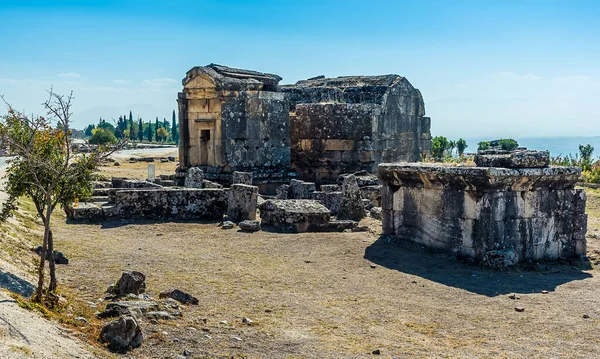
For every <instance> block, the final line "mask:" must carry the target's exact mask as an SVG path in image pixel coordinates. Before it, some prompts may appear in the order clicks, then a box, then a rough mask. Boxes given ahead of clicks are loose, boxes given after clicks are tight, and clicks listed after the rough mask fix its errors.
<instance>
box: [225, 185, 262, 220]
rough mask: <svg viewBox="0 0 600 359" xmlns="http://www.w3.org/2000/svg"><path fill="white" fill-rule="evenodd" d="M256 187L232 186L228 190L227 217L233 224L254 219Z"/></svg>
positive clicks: (256, 196)
mask: <svg viewBox="0 0 600 359" xmlns="http://www.w3.org/2000/svg"><path fill="white" fill-rule="evenodd" d="M257 200H258V187H256V186H249V185H245V184H234V185H232V186H231V188H230V190H229V201H228V205H227V215H228V216H229V218H230V219H231V220H232V221H234V222H239V221H244V220H253V219H256V203H257Z"/></svg>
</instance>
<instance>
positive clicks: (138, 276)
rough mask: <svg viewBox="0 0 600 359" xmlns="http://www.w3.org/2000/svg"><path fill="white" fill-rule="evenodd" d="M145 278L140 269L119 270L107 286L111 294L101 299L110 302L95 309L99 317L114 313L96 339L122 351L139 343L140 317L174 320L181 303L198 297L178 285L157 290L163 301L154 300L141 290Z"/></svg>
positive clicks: (140, 339) (191, 302)
mask: <svg viewBox="0 0 600 359" xmlns="http://www.w3.org/2000/svg"><path fill="white" fill-rule="evenodd" d="M145 278H146V276H145V275H144V274H142V273H140V272H136V271H126V272H123V274H122V275H121V278H120V279H119V281H117V284H115V285H112V286H110V287H109V290H108V292H110V294H111V295H109V296H108V297H107V298H105V299H108V300H111V302H109V303H107V305H106V307H105V309H104V310H103V311H102V312H97V313H96V316H97V317H98V318H99V319H106V318H113V317H118V319H116V320H113V321H111V322H109V323H107V324H106V325H105V326H104V327H103V328H102V330H101V332H100V338H99V339H100V341H101V342H102V343H108V346H109V348H110V349H111V350H114V351H119V352H126V351H127V350H130V349H133V348H136V347H138V346H140V345H141V344H142V341H143V340H144V334H143V332H142V329H141V326H140V323H141V322H143V321H144V320H149V321H150V322H154V321H158V320H175V319H176V318H177V317H181V316H182V315H183V314H182V312H181V310H182V309H183V308H184V306H183V305H188V304H191V305H197V304H198V302H199V301H198V298H196V297H194V296H192V295H190V294H188V293H186V292H183V291H181V290H178V289H169V290H165V291H163V292H161V293H160V294H159V298H161V299H164V301H163V302H161V303H159V302H156V301H154V300H152V298H151V297H150V296H148V295H147V294H143V293H144V292H145V289H146V284H145ZM117 294H118V295H117ZM122 299H125V300H122ZM178 303H181V305H179V304H178ZM82 319H83V318H82ZM83 320H85V319H83Z"/></svg>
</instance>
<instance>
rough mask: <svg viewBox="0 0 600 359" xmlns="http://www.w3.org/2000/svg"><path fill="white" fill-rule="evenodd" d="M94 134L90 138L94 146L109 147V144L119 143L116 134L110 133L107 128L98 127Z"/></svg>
mask: <svg viewBox="0 0 600 359" xmlns="http://www.w3.org/2000/svg"><path fill="white" fill-rule="evenodd" d="M92 132H93V134H92V137H91V138H90V143H91V144H92V145H107V144H115V143H117V142H118V141H117V138H116V137H115V135H114V133H112V132H110V131H109V130H107V129H105V128H102V127H97V128H96V129H94V130H93V131H92Z"/></svg>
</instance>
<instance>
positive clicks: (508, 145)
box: [498, 138, 519, 151]
mask: <svg viewBox="0 0 600 359" xmlns="http://www.w3.org/2000/svg"><path fill="white" fill-rule="evenodd" d="M498 144H499V145H500V147H502V149H503V150H505V151H512V150H515V149H516V148H517V147H519V144H518V143H517V141H515V140H513V139H512V138H502V139H500V140H499V141H498Z"/></svg>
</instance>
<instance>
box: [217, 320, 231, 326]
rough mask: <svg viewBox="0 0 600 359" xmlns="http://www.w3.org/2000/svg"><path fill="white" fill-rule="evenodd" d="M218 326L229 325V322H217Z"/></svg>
mask: <svg viewBox="0 0 600 359" xmlns="http://www.w3.org/2000/svg"><path fill="white" fill-rule="evenodd" d="M219 324H221V325H229V322H228V321H226V320H221V321H220V322H219Z"/></svg>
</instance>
